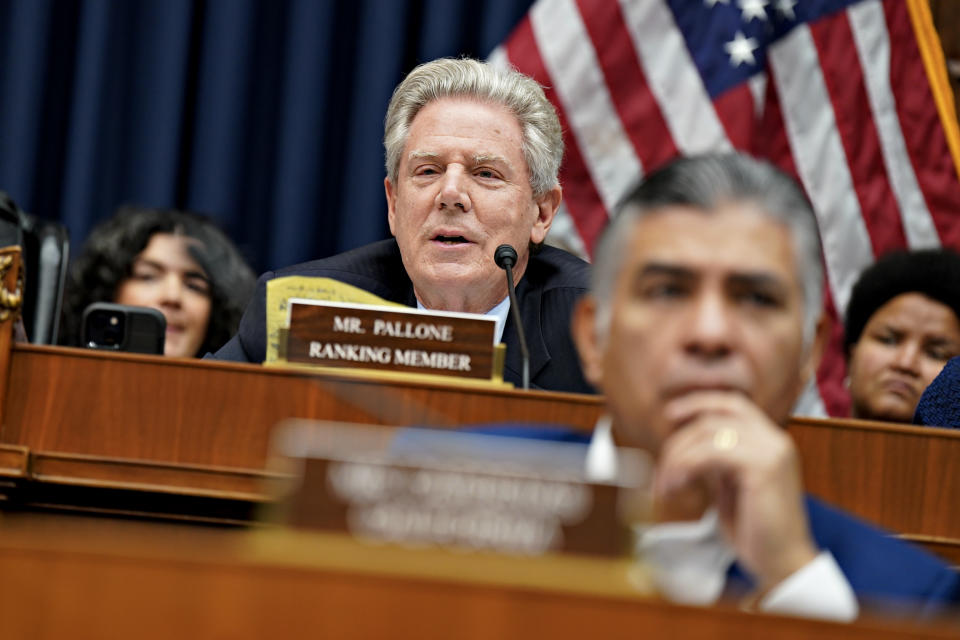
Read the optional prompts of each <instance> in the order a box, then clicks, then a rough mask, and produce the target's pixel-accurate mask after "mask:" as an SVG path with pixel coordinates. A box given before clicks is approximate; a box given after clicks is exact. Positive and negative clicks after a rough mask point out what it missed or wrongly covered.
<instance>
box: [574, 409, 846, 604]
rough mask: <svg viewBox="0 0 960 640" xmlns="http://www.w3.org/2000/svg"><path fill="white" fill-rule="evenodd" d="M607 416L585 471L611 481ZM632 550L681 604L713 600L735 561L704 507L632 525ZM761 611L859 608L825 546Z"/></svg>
mask: <svg viewBox="0 0 960 640" xmlns="http://www.w3.org/2000/svg"><path fill="white" fill-rule="evenodd" d="M610 426H611V425H610V419H609V417H607V416H604V417H603V418H601V419H600V420H599V421H598V422H597V425H596V427H595V429H594V433H593V438H592V439H591V441H590V446H589V448H588V450H587V459H586V473H587V477H588V478H590V479H591V480H597V481H604V480H612V479H613V478H614V477H615V476H616V473H617V464H616V458H617V454H616V447H615V446H614V443H613V436H612V434H611V429H610ZM635 532H636V534H637V536H636V540H637V543H636V544H637V553H638V554H639V555H640V556H641V557H642V558H643V559H644V561H645V562H646V563H647V564H648V565H649V567H650V569H651V572H652V574H653V580H654V582H655V584H656V585H657V588H658V589H659V590H660V593H661V594H662V595H663V596H664V597H666V598H667V599H668V600H671V601H673V602H677V603H682V604H699V605H707V604H713V603H714V602H716V601H717V599H718V598H719V597H720V594H721V593H722V592H723V588H724V585H725V583H726V577H727V571H728V570H729V568H730V565H731V564H733V562H734V561H735V560H736V554H735V553H734V550H733V548H732V547H731V546H730V545H729V544H728V543H727V541H726V540H725V539H724V537H723V535H722V532H721V530H720V526H719V521H718V517H717V512H716V510H715V509H712V508H711V509H708V510H707V511H706V512H705V513H704V515H703V517H702V518H700V520H698V521H696V522H668V523H660V524H654V525H647V526H638V527H637V528H636V529H635ZM757 606H758V608H759V609H760V610H761V611H766V612H770V613H780V614H786V615H796V616H804V617H808V618H822V619H827V620H840V621H850V620H853V619H855V618H856V617H857V614H858V612H859V607H858V605H857V599H856V596H855V595H854V593H853V589H852V588H851V587H850V583H849V582H847V578H846V576H844V575H843V572H842V571H841V570H840V567H839V566H837V563H836V560H834V558H833V555H832V554H831V553H830V552H829V551H821V552H820V554H819V555H818V556H817V557H816V558H815V559H814V560H812V561H810V562H809V563H808V564H807V565H806V566H804V567H803V568H801V569H799V570H798V571H796V572H795V573H793V574H792V575H791V576H789V577H788V578H787V579H785V580H784V581H783V582H781V583H780V584H778V585H777V586H776V587H774V588H773V589H771V590H770V591H769V592H768V593H767V594H766V595H765V596H764V597H763V599H762V600H761V601H760V602H759V603H758V605H757Z"/></svg>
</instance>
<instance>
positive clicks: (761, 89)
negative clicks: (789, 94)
mask: <svg viewBox="0 0 960 640" xmlns="http://www.w3.org/2000/svg"><path fill="white" fill-rule="evenodd" d="M747 86H749V87H750V95H752V96H753V114H754V116H755V117H756V118H757V120H759V119H760V118H761V116H763V108H764V106H765V105H766V101H767V74H766V73H755V74H753V75H752V76H750V79H749V80H747Z"/></svg>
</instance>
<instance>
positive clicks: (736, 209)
mask: <svg viewBox="0 0 960 640" xmlns="http://www.w3.org/2000/svg"><path fill="white" fill-rule="evenodd" d="M821 260H822V258H821V248H820V242H819V237H818V233H817V227H816V220H815V218H814V214H813V211H812V209H811V208H810V205H809V203H808V202H807V200H806V198H805V196H804V195H803V193H802V192H801V191H800V189H799V187H797V185H796V184H795V183H794V182H793V181H792V180H791V179H790V178H788V177H787V176H785V175H784V174H782V173H780V172H779V171H777V170H776V169H774V168H773V167H771V166H770V165H767V164H764V163H761V162H758V161H755V160H752V159H750V158H748V157H746V156H741V155H723V156H704V157H697V158H687V159H681V160H678V161H675V162H674V163H672V164H670V165H668V166H667V167H665V168H664V169H662V170H660V171H658V172H656V173H654V174H652V175H650V176H649V177H648V178H647V179H646V180H645V181H644V183H643V184H642V185H641V186H640V187H639V188H638V189H637V190H636V191H635V192H634V193H633V194H632V195H631V196H630V197H629V198H628V200H627V202H626V204H625V206H624V207H623V208H622V212H621V213H620V214H619V216H618V217H617V218H615V220H614V222H613V223H612V224H611V228H610V229H608V231H607V233H606V235H605V236H604V240H603V241H602V243H601V245H600V246H599V247H598V249H597V251H596V260H595V263H594V282H593V288H592V294H591V295H590V296H588V297H586V298H584V299H583V300H582V301H581V303H580V304H579V305H578V308H577V310H576V311H575V314H574V326H573V332H574V338H575V341H576V343H577V346H578V348H579V351H580V355H581V360H582V365H583V369H584V373H585V375H586V376H587V379H588V380H589V381H590V382H591V383H593V384H594V385H595V386H597V388H598V389H601V390H602V391H603V392H604V393H605V394H606V397H607V403H608V408H609V412H610V422H611V424H612V436H613V440H614V441H615V442H616V443H617V444H619V445H624V446H631V447H639V448H642V449H645V450H647V451H648V452H650V453H651V454H652V455H653V456H654V458H655V459H656V465H657V466H656V468H657V473H656V481H655V487H654V491H655V496H654V497H655V501H656V503H657V505H658V506H657V508H656V512H657V519H658V522H659V523H658V524H657V525H654V526H652V527H650V528H649V529H648V530H646V531H644V532H642V533H641V536H640V541H639V546H640V551H641V553H642V554H643V556H644V558H645V559H646V560H647V561H648V562H649V563H650V564H651V565H652V567H653V569H654V573H655V576H656V578H657V581H658V583H659V585H660V587H661V589H662V590H663V591H664V593H665V595H667V597H669V598H671V599H674V600H680V601H685V602H698V603H709V602H713V601H715V600H716V599H717V598H719V597H720V595H721V593H722V592H723V591H724V590H725V589H726V590H727V592H728V593H729V592H730V591H731V590H736V588H737V587H738V586H739V587H741V592H742V593H749V594H751V596H752V600H751V602H752V603H753V604H754V605H756V606H757V607H759V608H760V609H763V610H768V611H776V612H780V613H791V614H800V615H810V616H816V617H826V618H834V619H840V620H849V619H852V618H854V617H856V615H857V612H858V603H857V597H855V595H854V593H856V596H859V597H862V598H867V599H870V598H882V599H885V600H886V599H899V600H906V601H910V602H911V605H912V604H916V603H918V602H919V606H920V608H921V609H923V608H925V607H936V606H938V604H940V603H942V602H944V601H950V600H956V599H957V596H958V590H960V581H958V577H957V576H956V575H955V574H954V573H953V572H952V571H950V570H949V569H948V568H947V567H946V566H945V565H943V564H941V563H940V562H939V561H938V560H936V559H935V558H933V557H932V556H928V555H927V554H925V553H923V552H920V551H918V550H916V549H913V548H911V547H909V546H907V545H905V544H903V543H900V542H898V541H896V540H895V539H892V538H889V537H886V536H885V535H883V534H882V533H881V532H878V531H877V530H875V529H873V528H871V527H869V526H867V525H864V524H862V523H860V522H858V521H856V520H854V519H852V518H851V517H849V516H846V515H844V514H842V513H840V512H837V511H835V510H833V509H830V508H828V507H826V506H824V505H822V504H820V503H817V502H816V501H813V500H811V499H809V498H805V496H804V493H803V487H802V483H801V478H800V470H799V461H798V457H797V451H796V449H795V447H794V444H793V442H792V440H791V439H790V437H789V436H788V435H787V434H786V433H785V432H784V430H783V426H784V425H785V423H786V421H787V418H788V416H789V414H790V411H791V407H792V406H793V404H794V402H795V401H796V400H797V398H798V396H799V395H800V393H801V390H802V389H803V387H804V384H805V383H806V382H807V380H808V379H809V378H810V376H812V375H813V373H814V371H815V369H816V366H817V363H818V360H819V357H820V354H821V351H822V349H823V345H824V343H825V340H826V335H827V331H826V326H825V322H824V320H823V317H822V313H821V301H822V296H823V284H822V283H823V273H822V267H821V264H822V262H821ZM605 429H609V427H606V428H605V427H604V426H603V425H600V426H598V431H597V432H596V433H595V434H594V438H593V441H592V442H591V448H590V452H589V455H588V470H589V471H591V472H592V473H593V474H594V475H598V476H602V475H605V474H609V473H611V471H612V470H611V469H610V468H609V465H604V463H603V461H604V460H610V459H612V456H609V455H607V454H606V453H605V452H604V449H606V450H608V451H607V452H608V453H609V452H610V451H612V443H611V441H610V439H609V435H608V434H606V433H605ZM604 466H606V468H604ZM915 610H916V609H914V611H915Z"/></svg>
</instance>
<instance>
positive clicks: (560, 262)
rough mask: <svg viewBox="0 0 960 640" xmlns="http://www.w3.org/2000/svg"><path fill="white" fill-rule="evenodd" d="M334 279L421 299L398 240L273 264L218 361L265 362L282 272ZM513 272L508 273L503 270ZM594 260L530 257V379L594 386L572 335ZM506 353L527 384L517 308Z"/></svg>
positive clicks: (392, 296)
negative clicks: (271, 296) (270, 289)
mask: <svg viewBox="0 0 960 640" xmlns="http://www.w3.org/2000/svg"><path fill="white" fill-rule="evenodd" d="M292 275H298V276H313V277H322V278H332V279H334V280H339V281H340V282H344V283H346V284H349V285H353V286H355V287H359V288H361V289H364V290H366V291H369V292H370V293H372V294H374V295H377V296H380V297H381V298H384V299H386V300H390V301H392V302H399V303H400V304H405V305H408V306H411V307H415V306H416V305H417V300H416V297H415V296H414V293H413V284H412V283H411V282H410V278H409V277H408V276H407V272H406V271H405V270H404V268H403V262H402V261H401V259H400V248H399V247H398V246H397V243H396V241H395V240H383V241H381V242H375V243H373V244H369V245H366V246H363V247H360V248H358V249H354V250H352V251H347V252H346V253H341V254H339V255H336V256H332V257H330V258H325V259H323V260H314V261H312V262H305V263H303V264H298V265H294V266H292V267H286V268H284V269H279V270H277V271H268V272H267V273H265V274H263V275H262V276H260V279H259V280H258V281H257V292H256V295H254V297H253V301H252V302H251V303H250V305H249V306H248V307H247V310H246V312H244V314H243V319H242V320H241V321H240V328H239V329H238V330H237V335H235V336H234V337H233V338H231V339H230V341H229V342H227V344H225V345H224V346H223V347H222V348H221V349H220V350H219V351H217V353H216V354H214V356H213V357H214V358H216V359H219V360H233V361H236V362H256V363H260V362H263V360H264V357H265V354H266V307H265V304H266V284H267V281H268V280H271V279H273V278H280V277H283V276H292ZM504 277H506V276H504ZM588 286H589V265H588V264H587V263H586V262H584V261H583V260H580V259H579V258H577V257H576V256H573V255H571V254H569V253H567V252H565V251H561V250H559V249H554V248H552V247H544V248H543V250H542V251H540V253H538V254H537V255H535V256H531V257H530V262H529V263H528V265H527V270H526V272H525V273H524V274H523V278H521V279H520V282H519V283H518V284H517V300H518V302H519V306H520V313H521V318H522V321H523V327H524V329H525V331H526V336H527V347H528V348H529V350H530V386H531V388H536V389H547V390H550V391H574V392H579V393H594V390H593V389H592V387H590V385H589V384H587V382H586V381H585V380H584V378H583V374H582V373H581V371H580V360H579V358H578V356H577V352H576V349H575V348H574V346H573V341H572V339H571V338H570V316H571V313H572V311H573V305H574V302H575V301H576V299H577V298H578V297H580V296H581V295H582V294H583V293H585V292H586V291H587V288H588ZM503 342H504V343H506V345H507V359H506V363H505V365H504V372H503V377H504V379H505V380H507V381H508V382H512V383H514V384H515V385H517V386H520V384H521V376H522V373H521V372H522V364H521V358H520V342H519V338H518V337H517V330H516V327H515V326H514V323H513V317H512V314H511V316H510V317H508V319H507V323H506V325H505V326H504V330H503Z"/></svg>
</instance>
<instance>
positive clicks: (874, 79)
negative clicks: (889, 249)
mask: <svg viewBox="0 0 960 640" xmlns="http://www.w3.org/2000/svg"><path fill="white" fill-rule="evenodd" d="M847 15H848V17H849V18H850V27H851V29H852V30H853V40H854V42H855V43H856V48H857V55H858V56H859V58H860V66H861V67H862V68H863V76H864V81H865V83H866V86H867V97H868V98H869V100H870V109H871V111H872V112H873V121H874V122H875V123H876V126H877V133H878V134H879V136H880V147H881V148H882V150H883V154H882V155H883V164H884V166H885V167H886V169H887V175H888V176H889V178H890V188H891V189H893V194H894V197H895V198H896V199H897V204H898V205H899V208H900V215H901V217H902V219H903V230H904V234H905V235H906V237H907V244H908V245H909V246H910V247H911V248H914V249H916V248H922V247H938V246H940V238H939V237H938V235H937V229H936V227H935V226H934V224H933V218H932V217H931V215H930V211H929V209H927V202H926V200H925V199H924V197H923V192H922V191H921V190H920V185H919V184H918V183H917V176H916V174H915V173H914V171H913V165H912V164H911V162H910V156H909V154H908V153H907V143H906V141H905V140H904V138H903V131H902V130H901V129H900V118H899V116H898V115H897V107H896V104H895V102H894V97H893V90H892V89H891V87H890V37H889V33H888V32H887V22H886V16H885V15H884V12H883V6H881V4H880V2H879V0H877V1H871V2H864V3H861V4H858V5H854V6H853V7H851V8H850V9H848V10H847Z"/></svg>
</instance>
